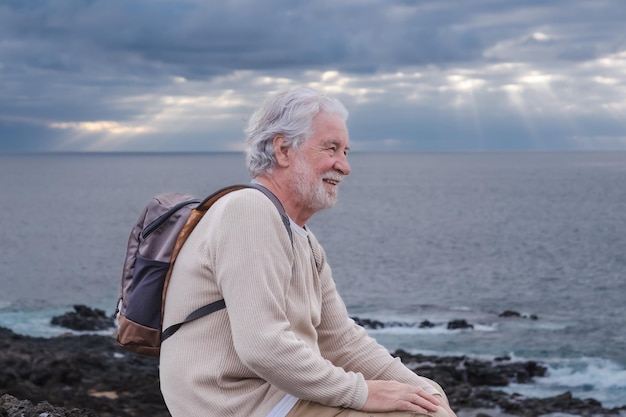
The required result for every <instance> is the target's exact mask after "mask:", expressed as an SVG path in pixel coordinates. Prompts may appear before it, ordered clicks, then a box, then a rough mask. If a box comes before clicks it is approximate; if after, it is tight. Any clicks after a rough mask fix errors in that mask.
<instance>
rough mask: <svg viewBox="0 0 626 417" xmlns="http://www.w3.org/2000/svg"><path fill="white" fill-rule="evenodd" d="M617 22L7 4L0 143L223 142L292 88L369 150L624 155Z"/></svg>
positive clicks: (280, 5)
mask: <svg viewBox="0 0 626 417" xmlns="http://www.w3.org/2000/svg"><path fill="white" fill-rule="evenodd" d="M624 21H626V4H625V3H623V2H622V1H621V0H596V1H593V2H589V1H584V0H553V1H534V2H528V1H521V0H515V1H507V2H501V1H494V0H475V1H471V2H468V1H463V0H446V1H441V0H429V1H421V2H414V1H409V0H373V1H368V2H345V1H331V0H322V1H312V2H293V1H290V0H261V1H258V0H257V1H253V0H247V1H216V2H212V1H209V2H207V1H203V0H202V1H201V0H159V1H155V0H132V1H127V0H90V1H88V0H33V1H22V0H5V1H3V2H2V3H0V39H1V42H0V146H1V148H0V150H2V149H10V148H19V149H29V148H30V147H32V148H33V149H48V148H46V147H45V146H46V144H49V143H50V142H53V143H54V141H55V140H57V141H58V139H55V138H58V137H70V138H71V140H68V141H59V142H57V145H56V146H57V147H61V148H64V149H65V148H66V147H67V148H71V149H92V148H98V147H100V146H101V147H102V148H106V149H109V148H115V147H122V148H124V147H129V146H131V143H134V144H135V145H133V146H146V144H147V143H151V144H152V146H163V149H170V148H176V147H184V148H185V149H187V148H190V147H195V146H198V143H199V142H198V140H194V141H193V144H191V143H192V141H191V139H190V140H189V143H190V144H187V143H184V142H183V141H181V140H177V141H170V140H169V139H167V138H171V137H180V136H185V132H192V134H189V135H186V136H189V137H191V136H192V135H196V133H197V137H198V138H202V137H206V138H208V139H207V142H206V143H207V144H206V146H207V147H215V148H216V150H219V149H224V148H230V147H232V146H234V145H231V144H228V141H232V140H240V139H239V138H240V136H241V126H242V124H243V119H244V118H245V115H246V114H247V113H248V112H249V110H250V108H251V107H252V106H253V105H254V104H255V103H256V102H257V101H258V100H259V99H261V98H262V96H263V95H264V94H265V93H267V92H268V91H271V90H275V89H277V88H280V87H284V86H288V85H296V84H309V85H313V86H317V87H319V88H324V89H328V91H329V92H330V93H336V94H337V95H338V96H340V98H342V99H343V100H344V101H346V103H347V104H349V107H350V109H351V111H352V113H353V115H354V120H356V121H358V122H360V123H362V125H365V126H368V128H367V129H362V131H363V132H365V133H364V135H365V136H367V138H363V143H364V144H365V143H372V141H375V140H376V139H377V138H378V139H388V140H387V142H386V143H389V144H393V143H396V144H403V146H407V145H406V144H407V143H408V144H410V145H411V146H412V147H414V148H420V146H424V147H426V148H429V149H430V148H432V147H433V146H439V147H441V148H445V147H449V148H450V149H453V148H463V147H465V148H468V147H473V148H477V149H478V148H489V147H494V146H495V147H497V146H498V144H500V145H501V147H507V146H509V143H510V141H509V142H499V140H501V139H499V138H501V137H503V136H505V134H504V132H506V126H510V130H511V131H513V130H514V129H515V132H514V133H513V132H511V133H509V134H508V137H518V136H519V137H520V139H516V142H515V143H516V144H517V145H515V146H511V147H512V148H515V147H520V148H523V147H533V146H536V145H535V144H536V143H539V142H537V141H536V139H533V137H539V136H542V137H543V136H548V135H550V134H552V135H553V136H555V138H554V139H553V140H554V141H557V138H556V137H557V136H558V138H560V139H559V140H558V143H559V145H558V147H559V148H560V147H562V146H565V145H564V144H567V143H571V144H572V146H578V144H579V143H580V141H573V142H568V141H567V137H574V138H589V137H593V136H598V137H601V138H602V141H603V143H605V144H606V143H613V146H614V147H617V148H622V147H626V133H625V131H624V126H623V124H621V123H620V122H619V120H620V117H616V116H615V115H619V114H623V112H624V111H625V110H626V104H625V103H624V98H623V97H624V96H625V94H624V93H626V85H625V81H624V77H623V73H624V70H625V69H624V65H625V63H626V55H625V54H626V52H624V51H626V31H625V30H624V29H623V22H624ZM398 74H401V75H398ZM392 111H393V113H391V112H392ZM360 114H368V115H374V114H378V117H377V118H374V119H372V118H369V117H364V118H361V117H360V116H359V115H360ZM372 120H379V121H380V123H379V125H376V124H375V123H373V122H372ZM569 120H576V123H572V122H570V121H569ZM555 124H557V125H558V127H554V126H553V125H555ZM353 129H355V131H356V132H357V133H358V132H359V127H358V126H355V127H354V128H353ZM36 132H37V133H36ZM422 132H424V133H422ZM468 132H469V134H468ZM543 132H545V133H543ZM37 135H42V136H46V137H47V138H49V140H48V141H45V140H41V141H39V140H37V139H36V136H37ZM149 137H151V138H153V140H152V141H149V140H148V139H147V138H149ZM194 137H195V136H194ZM16 138H21V139H20V140H21V143H22V145H18V144H16V143H14V142H15V141H16V140H17V139H16ZM26 138H30V139H26ZM156 138H160V139H159V140H156ZM416 138H419V139H416ZM434 138H444V139H437V141H435V139H434ZM548 140H549V139H546V141H548ZM133 141H134V142H133ZM104 143H106V144H107V145H106V146H103V145H102V144H104ZM555 143H556V142H555ZM586 143H593V141H592V140H591V142H589V141H587V142H586ZM10 144H12V145H10ZM541 146H544V147H549V146H548V145H541ZM555 146H556V145H555ZM585 146H588V145H585Z"/></svg>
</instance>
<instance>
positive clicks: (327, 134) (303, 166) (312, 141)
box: [291, 113, 350, 213]
mask: <svg viewBox="0 0 626 417" xmlns="http://www.w3.org/2000/svg"><path fill="white" fill-rule="evenodd" d="M312 131H313V134H312V136H311V137H310V138H309V139H308V140H306V141H305V142H304V144H303V145H302V146H301V147H300V149H299V150H298V152H297V155H296V159H295V161H294V164H293V167H292V177H291V178H292V187H291V188H292V193H293V194H294V197H296V199H297V200H298V202H299V204H300V205H301V206H302V208H304V209H305V210H307V211H310V212H311V213H315V212H317V211H320V210H323V209H325V208H330V207H332V206H334V205H335V203H336V201H337V188H338V186H339V183H341V181H342V180H343V178H344V177H345V176H346V175H348V174H349V173H350V165H349V164H348V160H347V155H348V151H349V149H350V148H349V138H348V130H347V128H346V124H345V122H344V121H343V120H342V119H341V118H340V117H339V116H336V115H333V114H327V113H319V114H317V115H316V116H315V117H314V118H313V121H312Z"/></svg>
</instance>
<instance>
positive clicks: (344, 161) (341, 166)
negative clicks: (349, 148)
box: [335, 155, 350, 175]
mask: <svg viewBox="0 0 626 417" xmlns="http://www.w3.org/2000/svg"><path fill="white" fill-rule="evenodd" d="M335 169H336V170H337V171H339V172H341V173H342V174H343V175H348V174H350V163H348V156H347V155H343V156H340V157H339V159H337V162H335Z"/></svg>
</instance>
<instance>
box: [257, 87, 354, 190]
mask: <svg viewBox="0 0 626 417" xmlns="http://www.w3.org/2000/svg"><path fill="white" fill-rule="evenodd" d="M320 112H325V113H329V114H334V115H337V116H339V117H341V118H342V119H343V120H344V121H346V120H347V119H348V111H347V110H346V108H345V106H344V105H343V104H342V103H341V102H340V101H339V100H337V99H336V98H332V97H329V96H326V95H324V94H322V93H320V92H318V91H316V90H313V89H311V88H308V87H300V88H295V89H292V90H285V91H281V92H279V93H278V94H275V95H273V96H271V97H270V98H268V99H267V100H265V101H264V102H263V104H261V106H260V107H259V108H258V109H257V110H256V111H255V112H254V113H253V114H252V117H250V120H249V122H248V127H247V128H246V130H245V132H246V145H247V150H246V163H247V166H248V171H249V172H250V175H251V176H252V178H255V177H257V176H259V175H261V174H264V173H267V172H271V171H272V169H273V168H274V167H275V166H276V157H275V155H274V143H273V142H274V138H275V137H276V135H283V136H284V137H285V140H286V144H287V146H291V147H293V148H294V149H297V148H298V147H299V146H300V145H301V144H302V143H304V142H305V141H306V140H307V139H309V138H310V137H311V134H312V130H311V124H312V121H313V118H314V117H315V116H316V115H317V114H318V113H320Z"/></svg>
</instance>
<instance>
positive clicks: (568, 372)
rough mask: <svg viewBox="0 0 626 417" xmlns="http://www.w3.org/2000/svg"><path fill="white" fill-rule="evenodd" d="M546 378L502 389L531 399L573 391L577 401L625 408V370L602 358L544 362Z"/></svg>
mask: <svg viewBox="0 0 626 417" xmlns="http://www.w3.org/2000/svg"><path fill="white" fill-rule="evenodd" d="M545 364H546V365H547V366H548V372H547V374H546V376H544V377H540V378H535V380H534V383H532V384H511V385H510V386H508V387H505V388H504V389H503V390H504V391H506V392H510V393H512V392H517V393H520V394H523V395H526V396H529V397H538V398H542V397H550V396H554V395H558V394H562V393H563V392H566V391H570V392H571V393H572V394H573V395H574V396H575V397H578V398H583V399H584V398H594V399H596V400H598V401H600V402H601V403H602V404H603V405H604V406H605V407H608V408H610V407H619V406H624V405H626V369H624V368H623V367H622V366H620V365H619V364H618V363H615V362H613V361H610V360H607V359H601V358H581V359H570V360H563V359H559V360H554V361H547V362H546V363H545Z"/></svg>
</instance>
